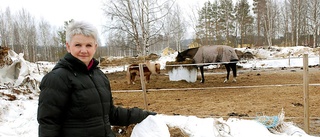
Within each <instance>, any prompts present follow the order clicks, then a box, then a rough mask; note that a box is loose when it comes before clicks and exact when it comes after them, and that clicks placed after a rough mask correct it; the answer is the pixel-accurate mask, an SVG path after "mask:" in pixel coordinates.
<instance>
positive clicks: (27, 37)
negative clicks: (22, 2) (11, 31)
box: [16, 8, 36, 61]
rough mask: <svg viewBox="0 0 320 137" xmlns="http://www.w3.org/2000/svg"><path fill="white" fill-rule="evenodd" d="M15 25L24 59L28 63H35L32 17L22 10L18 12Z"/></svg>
mask: <svg viewBox="0 0 320 137" xmlns="http://www.w3.org/2000/svg"><path fill="white" fill-rule="evenodd" d="M16 25H17V26H18V30H19V33H18V35H19V43H20V45H21V46H22V47H23V51H24V55H25V58H26V59H27V60H29V61H35V56H36V55H35V54H36V51H35V49H36V27H35V19H34V17H33V16H32V15H31V14H30V13H29V12H28V11H27V10H26V9H24V8H23V9H21V10H20V11H19V12H18V15H17V18H16Z"/></svg>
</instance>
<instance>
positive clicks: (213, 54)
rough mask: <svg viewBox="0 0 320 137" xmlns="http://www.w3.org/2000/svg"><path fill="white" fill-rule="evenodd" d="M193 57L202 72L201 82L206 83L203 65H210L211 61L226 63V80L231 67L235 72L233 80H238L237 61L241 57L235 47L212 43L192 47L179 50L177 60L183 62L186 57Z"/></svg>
mask: <svg viewBox="0 0 320 137" xmlns="http://www.w3.org/2000/svg"><path fill="white" fill-rule="evenodd" d="M188 58H189V59H192V60H193V61H194V63H195V64H199V65H197V67H199V68H200V72H201V83H204V81H205V79H204V75H203V67H204V66H208V65H210V63H219V62H220V63H221V64H224V65H225V67H226V70H227V77H226V79H225V80H224V82H227V81H228V80H229V74H230V68H231V69H232V72H233V81H234V82H236V77H237V65H236V64H237V62H238V61H239V58H238V56H237V54H236V52H235V49H234V48H232V47H230V46H226V45H212V46H201V47H197V48H191V49H187V50H184V51H182V52H178V55H177V57H176V62H183V61H185V60H186V59H188Z"/></svg>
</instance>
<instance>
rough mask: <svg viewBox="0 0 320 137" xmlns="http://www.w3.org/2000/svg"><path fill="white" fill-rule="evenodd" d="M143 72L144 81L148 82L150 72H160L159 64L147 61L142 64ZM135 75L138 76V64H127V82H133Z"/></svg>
mask: <svg viewBox="0 0 320 137" xmlns="http://www.w3.org/2000/svg"><path fill="white" fill-rule="evenodd" d="M143 72H144V77H145V80H146V82H147V83H149V82H150V76H151V74H160V64H159V63H152V62H149V61H147V62H146V63H145V64H143ZM136 76H140V72H139V64H131V65H129V66H128V69H127V82H128V84H135V83H134V81H135V78H136Z"/></svg>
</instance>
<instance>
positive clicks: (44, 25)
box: [37, 18, 53, 60]
mask: <svg viewBox="0 0 320 137" xmlns="http://www.w3.org/2000/svg"><path fill="white" fill-rule="evenodd" d="M38 30H39V31H38V39H37V40H38V42H37V43H38V44H39V46H40V47H43V48H42V49H43V51H41V53H42V55H44V56H43V57H42V58H41V59H42V60H49V57H52V55H51V54H52V52H51V51H50V46H51V45H53V41H52V40H53V39H52V35H51V31H50V30H51V25H50V24H49V22H47V21H45V20H44V19H43V18H41V20H40V22H39V25H38ZM40 56H41V54H40V53H39V52H38V54H37V57H40Z"/></svg>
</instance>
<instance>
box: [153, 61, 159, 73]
mask: <svg viewBox="0 0 320 137" xmlns="http://www.w3.org/2000/svg"><path fill="white" fill-rule="evenodd" d="M154 65H155V69H156V73H157V74H160V63H155V64H154Z"/></svg>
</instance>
